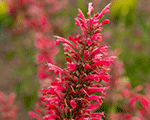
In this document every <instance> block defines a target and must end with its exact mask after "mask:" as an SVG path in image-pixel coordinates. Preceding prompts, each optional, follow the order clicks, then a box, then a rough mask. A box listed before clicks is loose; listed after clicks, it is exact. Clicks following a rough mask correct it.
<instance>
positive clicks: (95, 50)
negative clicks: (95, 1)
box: [43, 3, 115, 120]
mask: <svg viewBox="0 0 150 120" xmlns="http://www.w3.org/2000/svg"><path fill="white" fill-rule="evenodd" d="M108 8H109V5H108V6H107V7H106V8H105V9H104V10H103V11H102V12H101V13H98V14H97V15H94V17H92V16H91V12H92V11H93V10H94V9H93V7H92V3H89V7H88V13H87V14H88V18H87V19H86V18H85V16H84V14H83V13H82V12H81V10H80V9H78V11H79V14H78V18H76V19H75V20H76V25H77V26H79V27H80V29H81V33H82V35H77V36H76V37H72V36H69V37H68V38H69V40H71V41H72V43H71V42H69V41H68V40H66V39H65V38H62V37H59V36H55V38H56V39H57V40H56V44H59V43H60V42H62V43H63V46H64V50H65V51H67V52H65V55H67V57H66V60H67V61H68V62H67V63H66V64H67V68H65V69H61V68H59V67H57V66H55V65H53V64H51V63H48V67H49V70H50V71H51V70H54V72H55V74H59V78H56V79H57V82H51V86H50V87H49V88H48V90H47V91H46V90H43V92H44V94H45V95H46V96H45V99H44V100H45V101H46V105H47V107H48V109H47V110H48V111H49V115H47V116H45V117H44V119H45V120H48V119H64V120H67V119H78V120H101V119H102V118H101V117H102V115H103V113H93V112H94V110H96V109H97V108H98V107H100V105H101V104H102V99H103V98H104V96H105V95H106V89H107V88H106V87H103V86H102V85H101V84H100V83H101V81H102V80H103V81H105V82H108V81H109V74H108V70H109V68H108V67H109V66H110V64H113V59H114V58H115V57H113V56H112V57H107V58H106V56H107V48H108V47H107V46H101V47H99V46H100V42H101V41H102V36H101V31H102V28H101V26H102V25H104V24H107V23H108V22H109V21H108V20H104V21H103V22H102V23H99V18H100V17H101V16H103V15H104V14H105V13H107V12H109V10H108ZM77 42H78V43H77ZM70 57H71V58H72V59H71V58H70ZM95 82H97V83H96V84H95ZM96 92H98V93H101V94H102V96H99V95H92V94H94V93H96ZM93 101H96V103H93ZM53 115H54V116H55V117H56V118H55V117H54V118H53V117H52V116H53ZM57 117H58V118H57Z"/></svg>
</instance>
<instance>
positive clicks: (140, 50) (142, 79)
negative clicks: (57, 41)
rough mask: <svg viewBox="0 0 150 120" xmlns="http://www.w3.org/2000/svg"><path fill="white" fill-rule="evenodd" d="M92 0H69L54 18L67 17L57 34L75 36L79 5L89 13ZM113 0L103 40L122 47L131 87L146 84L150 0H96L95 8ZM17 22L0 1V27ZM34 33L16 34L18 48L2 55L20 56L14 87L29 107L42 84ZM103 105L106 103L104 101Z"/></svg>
mask: <svg viewBox="0 0 150 120" xmlns="http://www.w3.org/2000/svg"><path fill="white" fill-rule="evenodd" d="M89 1H92V2H94V0H69V1H68V7H66V8H65V9H63V10H61V12H58V13H56V14H55V15H54V18H57V17H59V16H61V17H63V19H64V20H62V26H61V33H60V32H59V31H57V29H56V30H54V34H55V35H60V36H63V37H65V38H67V36H68V35H73V36H75V35H76V34H77V33H79V32H80V31H79V28H78V27H76V26H75V20H74V18H76V17H77V14H78V11H77V8H80V9H81V10H82V11H83V13H84V14H85V16H86V17H87V14H86V13H87V3H88V2H89ZM110 2H112V5H111V8H110V11H111V13H110V14H106V15H105V18H108V19H109V20H110V23H109V24H108V25H104V26H103V28H104V30H103V33H105V34H103V37H104V41H105V40H106V43H107V44H108V45H110V46H111V49H112V50H116V49H119V50H120V51H121V54H120V55H119V56H118V57H119V59H121V60H122V61H123V63H124V69H125V71H126V72H125V76H126V77H128V78H129V79H130V82H131V85H132V87H133V88H134V87H136V86H138V85H144V84H145V83H146V82H148V81H150V47H149V46H150V36H149V34H150V12H149V9H148V7H146V6H148V5H149V4H150V2H149V1H148V0H147V4H145V6H140V3H139V1H138V0H113V1H110V0H106V2H105V1H101V2H100V4H94V5H97V6H94V8H95V9H97V10H99V11H101V10H102V9H103V8H104V7H105V6H106V5H107V4H108V3H110ZM145 3H146V2H145ZM143 8H145V9H143ZM96 12H97V11H96ZM96 12H95V13H96ZM15 22H16V21H13V20H12V19H11V18H10V16H8V15H7V6H6V3H5V2H0V30H1V31H7V30H9V29H12V28H13V25H14V24H15ZM54 23H55V22H54ZM32 37H33V36H32V35H31V34H29V33H28V34H22V35H21V36H17V35H16V36H13V37H12V41H13V43H14V44H13V45H14V46H15V49H12V50H9V51H6V52H5V57H4V58H3V60H5V62H10V61H11V60H13V59H14V58H15V57H17V59H18V60H19V63H20V64H19V66H18V68H17V69H15V70H14V73H13V75H12V78H14V79H19V82H18V81H17V82H16V85H15V88H14V90H15V91H16V93H17V95H18V96H17V97H18V99H19V98H22V99H23V102H24V105H25V107H26V108H27V109H30V108H31V106H32V105H33V103H34V101H35V99H36V97H37V87H39V84H38V83H37V82H36V84H35V82H34V79H37V78H36V74H37V72H36V64H35V53H36V51H35V48H34V41H33V38H32ZM24 38H27V39H30V40H31V42H30V43H29V44H26V45H23V42H24V40H23V39H24ZM6 41H7V40H6ZM3 42H4V40H2V39H1V40H0V44H3ZM60 47H61V50H60V53H59V54H58V55H57V58H56V60H57V61H60V62H61V63H62V64H64V63H65V57H64V55H63V48H62V46H60ZM64 66H65V65H64ZM103 106H105V107H106V105H105V104H104V105H103ZM107 107H108V106H107ZM115 107H116V105H115V104H113V105H112V106H111V108H112V109H111V110H112V111H113V109H114V108H115ZM106 109H107V110H106V111H109V110H108V109H109V108H106Z"/></svg>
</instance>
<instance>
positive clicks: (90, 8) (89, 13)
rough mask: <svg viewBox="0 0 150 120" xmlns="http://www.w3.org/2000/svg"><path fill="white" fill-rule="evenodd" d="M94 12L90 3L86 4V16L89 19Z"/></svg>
mask: <svg viewBox="0 0 150 120" xmlns="http://www.w3.org/2000/svg"><path fill="white" fill-rule="evenodd" d="M93 10H94V8H93V6H92V2H90V3H89V4H88V13H87V15H88V16H89V17H91V12H92V11H93Z"/></svg>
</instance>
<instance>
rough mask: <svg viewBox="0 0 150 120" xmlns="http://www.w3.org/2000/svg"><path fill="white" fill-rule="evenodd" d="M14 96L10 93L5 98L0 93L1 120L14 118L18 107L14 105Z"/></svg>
mask: <svg viewBox="0 0 150 120" xmlns="http://www.w3.org/2000/svg"><path fill="white" fill-rule="evenodd" d="M15 97H16V95H15V94H14V93H11V94H10V95H9V96H6V95H5V94H3V93H2V92H1V91H0V111H1V115H2V119H3V120H13V119H15V117H16V113H17V111H18V106H16V105H14V99H15Z"/></svg>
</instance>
